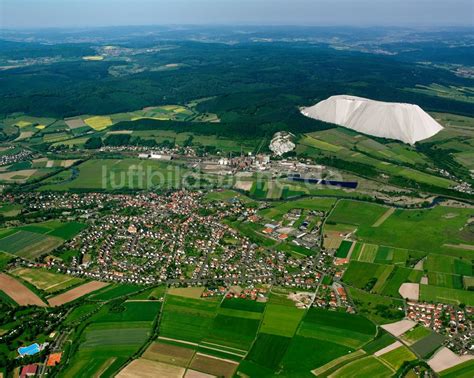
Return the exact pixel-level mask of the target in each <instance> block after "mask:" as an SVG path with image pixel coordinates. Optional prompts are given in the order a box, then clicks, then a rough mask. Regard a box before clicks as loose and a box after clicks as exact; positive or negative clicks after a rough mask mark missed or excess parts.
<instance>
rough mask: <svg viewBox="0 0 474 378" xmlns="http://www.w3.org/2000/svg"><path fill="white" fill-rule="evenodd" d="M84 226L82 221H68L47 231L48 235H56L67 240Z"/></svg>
mask: <svg viewBox="0 0 474 378" xmlns="http://www.w3.org/2000/svg"><path fill="white" fill-rule="evenodd" d="M85 228H86V225H85V224H83V223H79V222H69V223H66V224H63V225H62V226H60V227H58V228H56V229H55V230H53V231H52V232H49V233H48V235H51V236H57V237H59V238H61V239H64V240H69V239H72V238H73V237H74V236H76V235H77V234H78V233H79V232H81V231H82V230H84V229H85Z"/></svg>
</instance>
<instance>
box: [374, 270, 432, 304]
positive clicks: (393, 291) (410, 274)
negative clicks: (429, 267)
mask: <svg viewBox="0 0 474 378" xmlns="http://www.w3.org/2000/svg"><path fill="white" fill-rule="evenodd" d="M422 276H423V271H421V270H415V269H410V268H403V267H400V266H396V267H395V269H394V270H393V271H392V273H391V275H390V276H389V277H388V279H387V281H386V282H385V285H384V286H383V287H382V290H381V294H383V295H388V296H390V297H395V298H401V297H400V294H399V293H398V289H400V286H401V284H402V283H405V282H411V283H419V282H420V280H421V277H422Z"/></svg>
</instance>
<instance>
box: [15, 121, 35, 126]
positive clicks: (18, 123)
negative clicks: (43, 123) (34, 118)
mask: <svg viewBox="0 0 474 378" xmlns="http://www.w3.org/2000/svg"><path fill="white" fill-rule="evenodd" d="M15 125H17V126H18V127H20V128H21V127H26V126H30V125H31V122H28V121H18V122H17V123H16V124H15Z"/></svg>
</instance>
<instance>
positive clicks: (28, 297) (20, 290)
mask: <svg viewBox="0 0 474 378" xmlns="http://www.w3.org/2000/svg"><path fill="white" fill-rule="evenodd" d="M0 290H3V291H4V292H5V293H6V294H7V295H8V296H9V297H11V298H12V299H13V300H14V301H15V302H16V303H18V304H19V305H20V306H29V305H36V306H41V307H46V304H45V303H44V302H43V301H42V300H41V299H40V298H39V297H38V296H37V295H36V294H35V293H33V292H32V291H31V290H30V289H28V288H27V287H26V286H24V285H23V284H22V283H20V282H19V281H17V280H16V279H14V278H13V277H10V276H9V275H7V274H5V273H0Z"/></svg>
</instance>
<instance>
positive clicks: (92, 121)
mask: <svg viewBox="0 0 474 378" xmlns="http://www.w3.org/2000/svg"><path fill="white" fill-rule="evenodd" d="M84 122H85V123H86V124H87V125H88V126H90V127H92V128H93V129H94V130H96V131H102V130H105V129H106V128H107V127H109V126H112V120H111V119H110V117H107V116H95V117H90V118H87V119H85V120H84Z"/></svg>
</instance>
